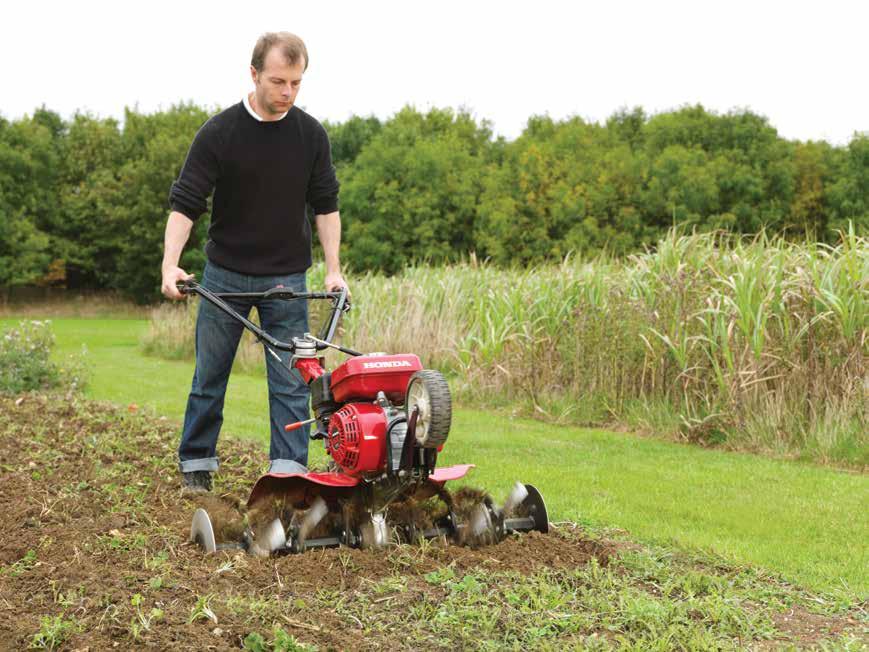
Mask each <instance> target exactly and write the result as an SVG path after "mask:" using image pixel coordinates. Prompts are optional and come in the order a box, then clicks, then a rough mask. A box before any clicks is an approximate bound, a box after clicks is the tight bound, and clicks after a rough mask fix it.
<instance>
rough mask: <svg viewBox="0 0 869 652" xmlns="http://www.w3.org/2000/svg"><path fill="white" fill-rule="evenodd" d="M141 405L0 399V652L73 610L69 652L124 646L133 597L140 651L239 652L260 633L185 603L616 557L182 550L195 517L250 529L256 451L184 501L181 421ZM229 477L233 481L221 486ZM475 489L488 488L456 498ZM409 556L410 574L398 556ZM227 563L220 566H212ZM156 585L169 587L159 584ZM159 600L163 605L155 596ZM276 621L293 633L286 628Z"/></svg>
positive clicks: (229, 452)
mask: <svg viewBox="0 0 869 652" xmlns="http://www.w3.org/2000/svg"><path fill="white" fill-rule="evenodd" d="M137 411H138V409H137V408H136V407H135V406H130V408H129V409H128V410H118V409H117V408H115V407H113V406H110V405H103V404H96V403H87V404H84V405H83V404H78V403H76V404H72V403H68V402H66V401H64V400H61V399H58V398H57V397H54V398H47V397H45V396H40V395H27V396H24V397H21V398H20V400H13V399H11V398H5V397H0V469H2V474H0V528H2V532H3V535H2V539H0V568H2V569H3V570H2V575H0V649H21V648H26V647H27V646H28V644H29V643H30V642H31V639H32V636H33V635H34V633H36V632H38V631H40V627H41V621H42V618H43V617H45V616H47V615H48V616H51V615H60V614H63V615H64V617H65V618H69V617H70V616H74V617H75V620H76V622H77V623H78V627H79V628H81V629H82V630H83V631H81V632H73V633H72V634H71V635H68V636H67V638H66V640H65V641H64V642H63V647H65V648H68V649H90V650H101V649H113V648H117V647H121V648H122V649H124V648H126V647H129V646H130V644H131V631H130V630H131V627H130V620H131V619H133V620H135V618H136V617H137V612H136V609H135V605H133V604H132V601H134V600H135V597H134V596H136V595H137V594H138V595H140V596H144V595H146V594H147V595H148V596H149V599H148V600H147V601H146V602H147V605H146V607H147V608H144V607H143V606H140V611H142V612H143V613H144V614H145V615H146V616H147V615H148V613H149V612H150V609H151V608H159V609H161V610H162V611H163V614H164V616H163V618H162V619H161V623H160V626H159V627H157V626H151V628H150V629H149V630H148V631H147V632H146V634H145V635H143V636H142V638H141V639H140V642H143V643H146V644H147V645H148V646H152V647H155V648H171V647H179V646H180V647H182V648H184V649H187V648H190V649H224V648H225V649H238V648H239V647H240V644H241V641H242V640H243V638H244V636H245V635H246V634H247V633H249V632H250V631H252V629H254V628H252V627H251V626H250V624H249V623H247V622H245V619H244V618H234V617H233V616H232V615H228V614H221V617H220V619H219V621H218V622H217V623H215V622H213V621H208V620H206V618H207V617H206V618H200V619H196V620H194V621H193V622H188V620H189V619H190V617H191V611H190V607H189V606H188V605H190V604H191V598H192V597H193V596H200V597H201V596H209V595H243V596H247V597H249V598H251V599H255V598H257V597H262V596H263V595H268V596H274V595H279V596H283V597H286V598H287V599H288V600H293V599H304V596H307V595H309V594H311V593H316V592H322V591H354V590H356V589H358V588H359V587H360V586H362V585H363V584H365V585H370V584H371V583H372V582H374V583H376V582H378V581H379V580H382V579H384V578H388V577H391V576H393V575H394V574H395V573H396V569H402V570H404V571H405V572H407V571H408V570H409V571H410V572H411V573H412V574H413V575H414V576H416V577H421V576H422V575H424V574H425V573H428V572H430V571H432V570H435V569H437V568H442V567H444V566H446V565H451V566H452V567H453V568H454V569H455V570H462V569H474V568H492V569H497V570H499V571H501V570H512V571H517V572H520V573H525V572H531V571H533V570H534V569H536V568H539V567H545V568H573V567H576V566H578V565H582V564H586V563H588V561H589V560H591V559H597V560H598V562H599V563H600V564H602V565H605V564H606V563H607V560H608V558H609V555H610V554H611V552H612V550H611V549H610V548H609V547H608V546H607V545H606V544H602V543H599V542H595V541H591V540H584V539H583V538H582V537H577V536H575V535H573V534H570V535H566V534H565V535H561V534H553V535H539V534H537V533H534V534H531V535H526V536H521V537H520V536H513V537H510V538H509V539H507V540H505V541H503V542H501V543H499V544H497V545H493V546H487V547H482V548H477V549H473V548H467V547H459V546H454V545H440V544H438V543H435V544H433V545H429V546H426V548H425V551H424V554H423V555H418V554H417V552H416V550H417V549H416V548H413V550H414V552H411V553H409V552H408V551H407V550H406V549H409V548H411V547H410V546H401V547H396V548H390V549H387V550H381V551H363V550H355V549H347V548H341V549H323V550H317V551H311V552H308V553H305V554H301V555H288V556H282V557H273V558H270V559H256V558H253V557H250V556H248V555H245V554H243V553H239V552H228V551H226V552H224V551H221V552H218V553H217V554H216V555H213V556H211V557H206V556H205V555H203V554H202V551H201V550H200V549H199V548H198V546H196V545H195V544H192V543H190V542H189V541H188V537H189V530H190V521H191V517H192V514H193V511H194V509H195V508H196V507H199V506H201V507H205V508H206V509H207V510H208V511H209V514H210V515H211V516H212V520H213V522H214V525H215V531H216V535H217V538H218V540H221V539H222V540H237V539H238V537H239V536H240V535H241V532H242V530H243V528H244V523H245V520H244V513H243V512H244V508H243V504H244V500H242V499H241V496H243V495H244V494H243V486H244V484H245V483H249V484H250V485H252V484H253V480H254V479H255V478H256V472H255V471H253V470H252V469H248V471H249V472H248V473H247V475H246V476H244V475H241V474H239V475H236V473H235V471H236V469H237V468H243V467H251V466H253V464H252V463H251V462H252V460H255V459H257V458H260V457H261V453H260V451H259V450H258V449H257V448H255V447H253V446H251V445H247V444H245V443H242V442H239V441H236V440H232V439H230V438H225V439H224V441H222V442H221V455H222V456H223V458H224V459H225V460H232V462H225V463H224V464H223V465H222V467H221V474H220V476H218V482H217V484H216V486H215V494H214V495H207V496H204V497H198V498H188V497H184V496H183V495H182V492H181V490H180V482H179V477H178V475H177V472H175V470H174V468H175V462H174V454H175V452H174V445H175V439H176V437H177V432H176V428H177V426H176V425H175V424H171V423H169V422H167V421H166V420H160V419H154V418H143V417H141V416H140V415H138V414H135V413H136V412H137ZM233 467H235V468H233ZM226 476H231V477H233V478H235V479H236V480H237V481H238V484H237V486H232V485H230V486H227V485H226V484H221V479H223V478H226ZM471 495H474V496H477V495H479V496H482V495H483V493H482V492H475V493H472V492H470V490H465V491H464V492H462V493H461V494H458V496H459V497H460V498H463V497H467V496H471ZM408 509H410V510H412V512H413V513H414V514H415V515H416V517H417V518H418V519H419V524H420V525H422V524H426V523H428V524H430V521H431V520H432V517H431V515H430V514H429V511H430V508H428V507H427V506H419V505H416V506H408ZM274 510H275V511H273V510H264V513H263V514H261V517H262V518H263V519H265V518H269V517H273V516H274V515H280V514H281V511H280V510H281V508H280V506H278V507H275V508H274ZM248 516H249V520H250V517H253V520H256V516H255V515H248ZM284 516H286V514H284ZM410 557H412V558H413V562H412V567H410V568H407V567H406V561H405V559H404V558H410ZM221 566H222V567H225V568H226V569H227V570H225V571H223V572H221ZM155 578H163V581H164V583H163V584H162V586H160V587H159V590H156V591H155V590H153V588H152V587H153V584H152V583H153V582H156V581H157V580H156V579H155ZM422 585H423V586H425V584H424V583H422ZM154 594H156V597H157V598H158V599H154V600H151V599H150V596H152V595H154ZM194 602H195V600H194ZM152 604H153V605H154V607H152ZM121 614H123V615H121ZM296 618H297V619H298V620H293V622H296V623H301V626H300V627H298V628H296V630H295V631H296V633H297V634H298V633H304V634H305V640H307V641H311V642H312V643H316V644H318V645H320V646H321V647H323V648H326V649H329V648H335V649H345V648H348V647H358V646H359V640H358V638H359V633H358V631H347V630H346V627H345V626H344V625H342V624H341V623H340V622H338V621H335V620H334V616H333V615H330V614H326V613H320V614H308V616H307V617H305V616H304V615H302V616H299V615H296ZM330 619H332V620H331V621H330ZM291 620H292V619H291ZM309 620H310V622H308V621H309ZM203 625H207V626H203ZM285 626H286V627H287V629H288V631H294V630H293V625H292V623H289V624H287V623H285ZM259 631H262V632H263V633H264V634H267V633H268V632H269V629H268V627H265V628H260V630H259ZM4 646H5V647H4Z"/></svg>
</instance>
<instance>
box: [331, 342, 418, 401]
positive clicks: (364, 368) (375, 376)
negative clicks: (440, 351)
mask: <svg viewBox="0 0 869 652" xmlns="http://www.w3.org/2000/svg"><path fill="white" fill-rule="evenodd" d="M421 369H422V364H421V363H420V361H419V358H418V357H417V356H416V355H414V354H412V353H398V354H395V355H360V356H356V357H354V358H349V359H348V360H346V361H345V362H344V363H343V364H342V365H341V366H339V367H338V368H337V369H335V371H333V372H332V395H333V396H334V400H335V401H336V402H338V403H346V402H347V401H366V400H368V401H373V400H374V399H376V398H377V392H383V393H384V394H386V398H388V399H389V400H390V401H391V402H392V403H393V404H396V405H403V404H404V393H405V392H406V391H407V383H408V382H409V381H410V377H411V376H412V375H413V374H414V372H416V371H419V370H421Z"/></svg>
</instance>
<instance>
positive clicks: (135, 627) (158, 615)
mask: <svg viewBox="0 0 869 652" xmlns="http://www.w3.org/2000/svg"><path fill="white" fill-rule="evenodd" d="M130 605H131V606H132V607H133V609H134V610H135V614H134V616H133V618H132V619H131V620H130V626H129V628H128V629H129V630H130V636H132V637H133V640H134V641H138V640H139V638H140V637H141V636H142V634H143V633H144V632H147V631H149V630H150V629H151V625H152V624H153V623H155V622H157V621H160V620H162V619H163V610H162V609H158V608H157V607H152V608H151V610H150V611H149V612H148V613H147V614H146V613H145V611H144V610H143V609H142V595H141V594H140V593H136V594H135V595H133V597H132V598H130Z"/></svg>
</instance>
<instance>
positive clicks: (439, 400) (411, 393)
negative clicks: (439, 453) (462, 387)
mask: <svg viewBox="0 0 869 652" xmlns="http://www.w3.org/2000/svg"><path fill="white" fill-rule="evenodd" d="M404 406H405V409H406V410H407V418H408V420H410V419H411V418H412V415H413V411H414V410H419V416H418V417H417V420H416V441H417V444H419V445H420V446H422V447H423V448H437V447H438V446H442V445H443V444H444V442H446V440H447V436H448V435H449V434H450V423H451V422H452V418H453V401H452V397H451V396H450V386H449V385H448V384H447V379H446V378H444V376H443V374H441V373H440V372H439V371H434V370H433V369H423V370H422V371H417V372H416V373H415V374H413V376H411V377H410V382H409V383H408V384H407V396H406V399H405V402H404Z"/></svg>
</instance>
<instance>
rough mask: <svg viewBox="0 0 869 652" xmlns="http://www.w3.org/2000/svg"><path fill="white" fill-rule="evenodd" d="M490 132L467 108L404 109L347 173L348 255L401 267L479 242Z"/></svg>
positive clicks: (355, 263) (355, 261)
mask: <svg viewBox="0 0 869 652" xmlns="http://www.w3.org/2000/svg"><path fill="white" fill-rule="evenodd" d="M490 138H491V133H490V131H489V128H488V125H486V124H485V123H484V124H483V125H482V126H479V125H477V124H476V123H475V122H474V120H473V118H472V117H471V116H470V115H469V114H467V113H464V112H458V113H453V112H452V111H448V110H438V109H433V110H431V111H429V112H428V113H426V114H421V113H419V112H417V111H415V110H414V109H411V108H406V109H403V110H402V111H400V112H399V113H397V114H396V115H395V116H394V117H393V119H392V120H390V121H389V122H388V123H387V124H386V125H384V127H383V129H382V130H381V131H380V133H379V134H378V135H377V136H375V137H374V138H372V139H371V141H370V142H369V143H368V145H367V146H366V147H365V148H364V149H363V150H362V151H361V153H360V154H359V156H358V157H357V158H356V160H355V163H354V165H353V166H352V167H349V168H347V169H346V170H345V172H344V175H343V178H342V179H341V181H342V193H341V206H342V210H343V211H344V215H345V224H346V226H347V235H346V241H347V242H352V243H353V245H352V247H350V248H349V249H348V251H347V253H346V254H345V259H346V260H347V262H348V263H349V264H350V265H351V266H352V267H354V268H357V269H381V270H384V271H387V272H390V273H394V272H397V271H398V270H400V269H401V268H402V267H404V266H406V265H407V264H409V263H412V262H419V261H423V260H430V261H434V262H443V261H451V260H456V259H458V257H459V256H460V255H461V254H462V253H464V252H468V251H470V250H471V249H473V246H474V243H473V234H474V219H475V214H476V204H477V200H478V197H479V195H480V191H481V188H482V176H483V171H484V169H485V166H486V164H487V162H488V153H489V149H490V147H491V144H490Z"/></svg>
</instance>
